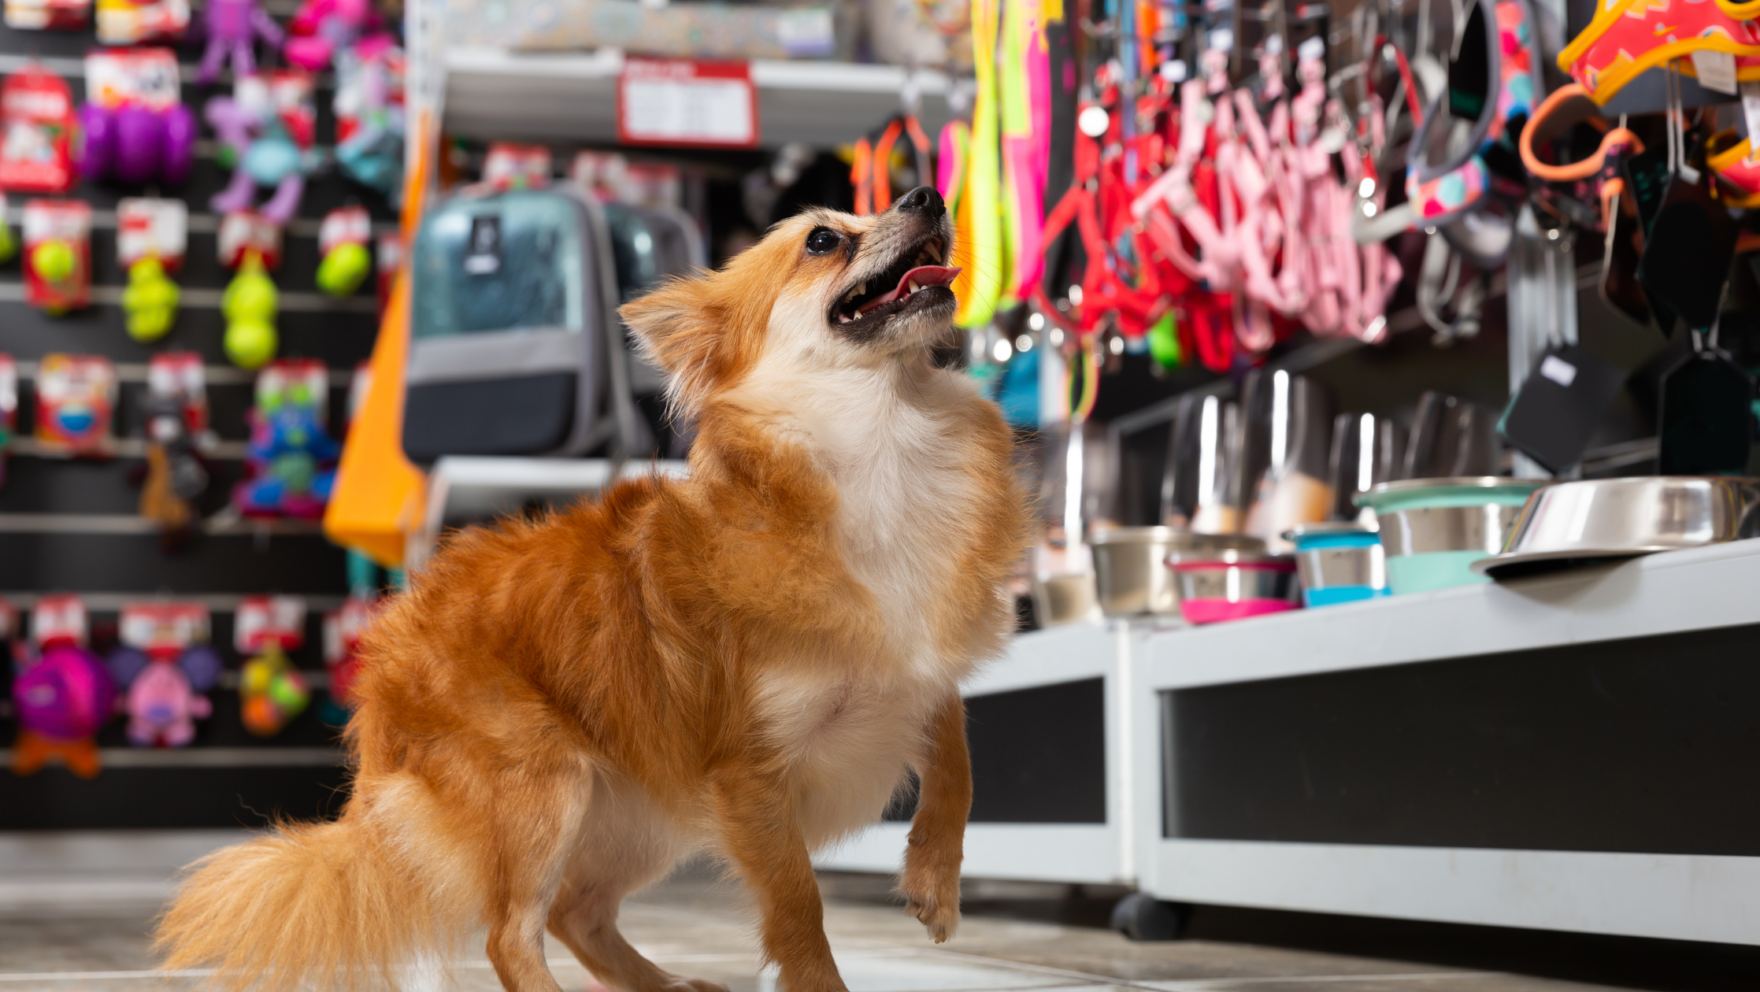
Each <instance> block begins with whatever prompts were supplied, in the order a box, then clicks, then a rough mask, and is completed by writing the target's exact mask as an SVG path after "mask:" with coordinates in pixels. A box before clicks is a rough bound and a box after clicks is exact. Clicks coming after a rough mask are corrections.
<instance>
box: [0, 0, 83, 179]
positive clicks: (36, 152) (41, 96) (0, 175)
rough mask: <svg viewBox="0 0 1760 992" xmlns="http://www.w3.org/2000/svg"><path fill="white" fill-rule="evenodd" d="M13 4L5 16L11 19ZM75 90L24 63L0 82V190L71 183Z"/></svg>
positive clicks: (63, 80)
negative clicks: (2, 131) (1, 130)
mask: <svg viewBox="0 0 1760 992" xmlns="http://www.w3.org/2000/svg"><path fill="white" fill-rule="evenodd" d="M11 10H12V8H11V6H10V5H8V7H7V14H8V16H7V20H8V21H9V22H10V20H11ZM74 122H75V118H74V112H73V91H72V90H71V89H69V88H68V86H67V80H65V79H62V78H61V77H60V76H57V75H55V74H53V73H50V72H45V71H43V70H42V69H39V68H27V69H23V70H21V71H19V72H15V73H13V74H12V75H11V76H8V77H7V79H6V82H5V83H4V84H0V128H4V129H5V138H4V140H0V189H6V190H10V191H15V192H25V193H65V192H67V191H68V190H69V189H72V188H73V182H74V168H73V130H74Z"/></svg>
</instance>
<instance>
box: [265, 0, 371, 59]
mask: <svg viewBox="0 0 1760 992" xmlns="http://www.w3.org/2000/svg"><path fill="white" fill-rule="evenodd" d="M378 26H379V15H378V13H377V12H375V11H374V10H373V5H372V4H371V3H369V2H368V0H305V3H303V4H301V5H300V8H299V10H298V11H296V12H295V13H294V15H293V20H291V21H289V22H288V24H287V27H288V38H287V43H286V44H285V45H283V46H282V48H281V54H282V55H284V56H286V57H287V61H288V63H289V64H291V65H297V66H299V67H300V68H301V69H304V70H306V71H307V72H318V71H320V70H322V69H324V68H326V67H328V66H329V65H330V61H331V60H332V59H334V58H335V57H336V54H337V53H338V52H341V51H345V50H347V49H348V48H350V47H352V46H353V45H354V44H355V42H356V41H358V40H359V39H360V37H361V36H362V35H363V34H365V33H366V32H367V31H369V30H372V29H376V28H377V27H378Z"/></svg>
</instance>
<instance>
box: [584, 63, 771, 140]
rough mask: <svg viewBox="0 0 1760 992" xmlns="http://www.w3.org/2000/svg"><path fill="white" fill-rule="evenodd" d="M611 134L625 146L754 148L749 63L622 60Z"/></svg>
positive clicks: (753, 97)
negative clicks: (613, 133) (615, 132)
mask: <svg viewBox="0 0 1760 992" xmlns="http://www.w3.org/2000/svg"><path fill="white" fill-rule="evenodd" d="M617 136H618V140H620V141H622V142H623V143H624V144H629V145H689V146H698V147H702V146H708V147H715V148H751V147H754V146H755V145H757V143H758V91H757V89H756V88H755V87H753V86H752V70H751V66H750V64H748V63H745V62H700V61H691V60H686V59H638V58H628V59H625V60H624V62H623V74H622V75H620V76H619V77H618V78H617Z"/></svg>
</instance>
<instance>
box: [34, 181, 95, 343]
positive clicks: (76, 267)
mask: <svg viewBox="0 0 1760 992" xmlns="http://www.w3.org/2000/svg"><path fill="white" fill-rule="evenodd" d="M24 257H25V264H24V286H25V300H26V301H27V302H29V303H30V304H31V305H32V306H35V307H38V308H40V309H42V310H43V311H44V312H45V313H49V314H55V315H60V314H64V313H66V312H68V311H69V310H77V309H80V308H81V307H84V306H87V305H88V304H90V303H91V301H92V208H91V205H90V204H88V203H86V202H85V201H84V200H31V201H30V202H28V203H26V204H25V205H24Z"/></svg>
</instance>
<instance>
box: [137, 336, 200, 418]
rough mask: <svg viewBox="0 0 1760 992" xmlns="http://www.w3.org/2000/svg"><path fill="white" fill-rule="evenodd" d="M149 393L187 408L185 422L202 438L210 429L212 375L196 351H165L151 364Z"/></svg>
mask: <svg viewBox="0 0 1760 992" xmlns="http://www.w3.org/2000/svg"><path fill="white" fill-rule="evenodd" d="M147 394H148V395H150V396H152V397H153V398H155V399H166V400H174V401H176V402H177V403H179V404H181V405H182V406H183V422H184V424H185V426H187V427H188V428H189V432H190V433H191V434H193V435H196V436H197V437H198V439H199V438H200V436H201V435H202V434H203V433H204V432H205V431H207V429H208V374H207V370H206V369H205V368H203V367H202V356H201V355H200V354H198V353H196V352H193V351H161V352H158V353H157V354H155V355H154V356H153V357H152V358H151V359H150V360H148V362H147Z"/></svg>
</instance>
